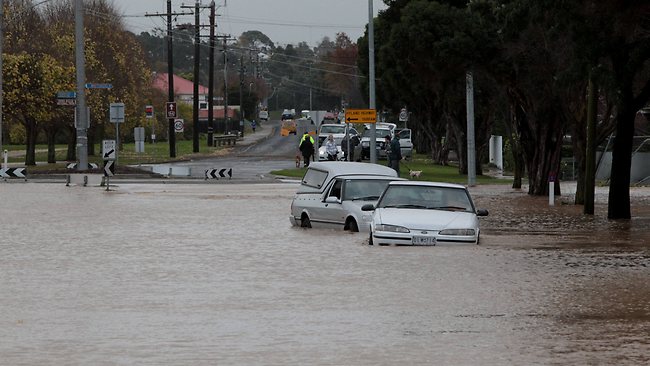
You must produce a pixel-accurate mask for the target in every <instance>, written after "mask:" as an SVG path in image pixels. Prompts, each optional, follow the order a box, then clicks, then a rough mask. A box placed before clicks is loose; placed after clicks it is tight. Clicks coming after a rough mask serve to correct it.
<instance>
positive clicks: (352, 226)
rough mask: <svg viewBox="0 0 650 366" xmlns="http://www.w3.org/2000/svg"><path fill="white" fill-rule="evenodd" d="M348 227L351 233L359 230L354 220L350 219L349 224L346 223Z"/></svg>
mask: <svg viewBox="0 0 650 366" xmlns="http://www.w3.org/2000/svg"><path fill="white" fill-rule="evenodd" d="M348 229H349V230H350V231H351V232H353V233H358V232H359V225H357V222H356V221H354V220H350V224H349V225H348Z"/></svg>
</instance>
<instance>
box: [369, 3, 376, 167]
mask: <svg viewBox="0 0 650 366" xmlns="http://www.w3.org/2000/svg"><path fill="white" fill-rule="evenodd" d="M373 13H374V12H373V11H372V0H368V62H369V64H368V70H369V75H368V78H369V79H370V80H369V85H368V92H369V93H370V96H369V99H370V105H369V106H368V107H369V108H370V109H376V108H377V107H376V106H375V26H374V19H373ZM376 134H377V124H376V123H373V124H371V125H370V135H371V136H372V138H371V139H370V162H371V163H373V164H376V163H377V141H376V137H375V135H376Z"/></svg>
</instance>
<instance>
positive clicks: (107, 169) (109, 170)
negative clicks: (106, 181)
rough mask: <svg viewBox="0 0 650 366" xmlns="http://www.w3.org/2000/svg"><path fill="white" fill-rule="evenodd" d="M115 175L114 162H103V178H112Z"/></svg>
mask: <svg viewBox="0 0 650 366" xmlns="http://www.w3.org/2000/svg"><path fill="white" fill-rule="evenodd" d="M114 175H115V160H104V176H105V177H112V176H114Z"/></svg>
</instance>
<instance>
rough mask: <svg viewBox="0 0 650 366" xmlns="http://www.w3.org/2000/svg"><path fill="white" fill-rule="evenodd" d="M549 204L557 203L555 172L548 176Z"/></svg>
mask: <svg viewBox="0 0 650 366" xmlns="http://www.w3.org/2000/svg"><path fill="white" fill-rule="evenodd" d="M548 205H549V206H554V205H555V174H553V173H551V174H549V176H548Z"/></svg>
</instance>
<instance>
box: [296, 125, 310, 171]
mask: <svg viewBox="0 0 650 366" xmlns="http://www.w3.org/2000/svg"><path fill="white" fill-rule="evenodd" d="M298 149H300V153H302V161H304V166H305V167H308V166H309V159H310V158H311V157H312V156H313V155H314V138H313V137H311V135H310V134H309V133H305V134H304V135H302V138H301V139H300V145H298Z"/></svg>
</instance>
